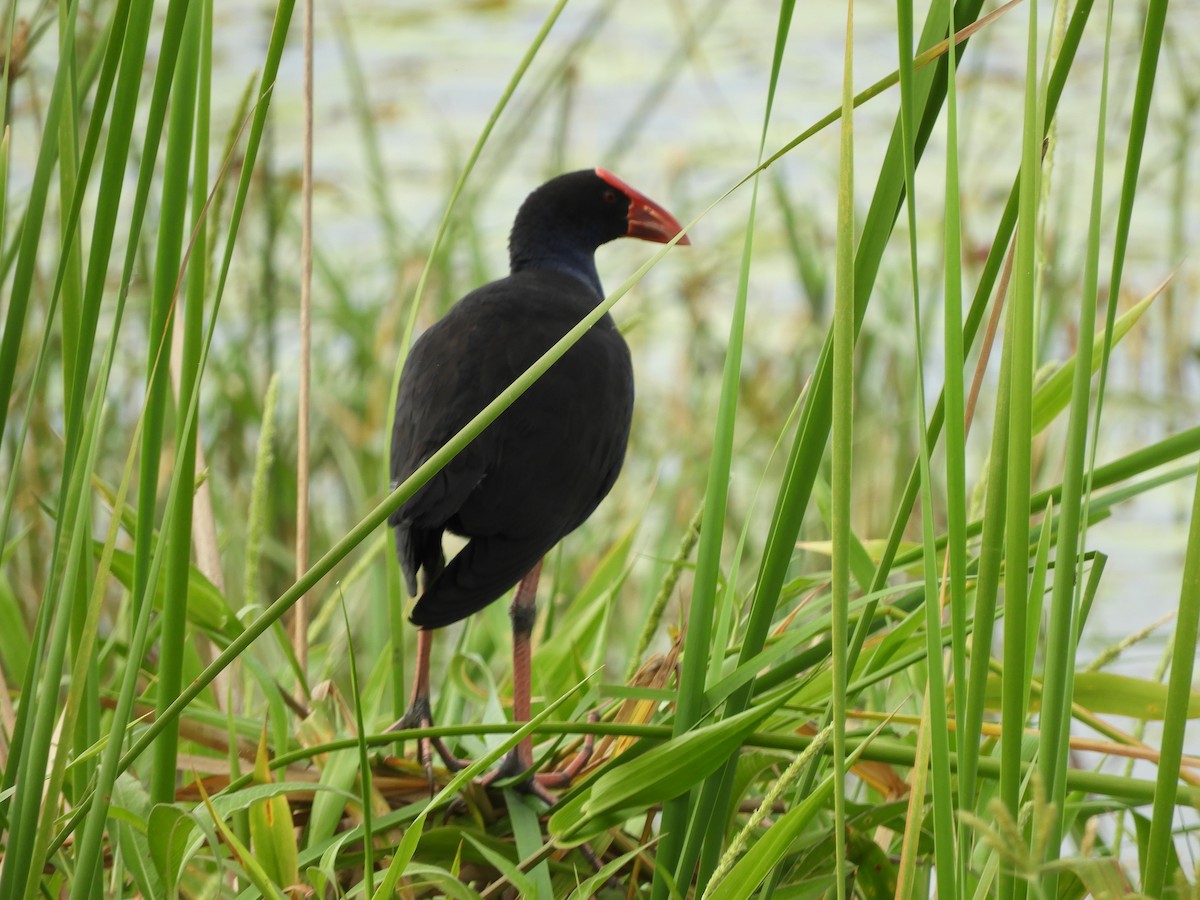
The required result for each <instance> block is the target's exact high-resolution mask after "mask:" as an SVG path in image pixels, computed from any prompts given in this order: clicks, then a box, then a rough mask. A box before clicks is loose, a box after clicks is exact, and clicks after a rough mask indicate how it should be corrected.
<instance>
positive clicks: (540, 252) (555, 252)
mask: <svg viewBox="0 0 1200 900" xmlns="http://www.w3.org/2000/svg"><path fill="white" fill-rule="evenodd" d="M509 264H510V266H511V268H512V271H513V273H514V274H515V273H517V272H524V271H527V270H538V269H542V270H549V271H551V272H561V273H562V274H564V275H570V276H571V277H572V278H575V279H577V280H579V281H582V282H583V283H584V284H586V285H587V286H588V287H589V288H591V289H592V291H594V292H595V294H596V302H597V303H598V302H599V301H600V300H602V299H604V287H603V286H602V285H601V284H600V273H599V272H597V271H596V258H595V255H594V251H591V250H581V249H578V248H575V247H562V246H559V247H555V246H553V245H547V246H541V247H539V248H538V249H537V250H524V249H516V248H514V249H513V251H512V253H511V254H510V259H509Z"/></svg>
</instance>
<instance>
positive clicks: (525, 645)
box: [480, 560, 542, 787]
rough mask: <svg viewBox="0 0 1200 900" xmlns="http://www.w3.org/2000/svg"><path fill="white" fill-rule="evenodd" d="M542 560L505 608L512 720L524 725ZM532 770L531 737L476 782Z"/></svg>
mask: <svg viewBox="0 0 1200 900" xmlns="http://www.w3.org/2000/svg"><path fill="white" fill-rule="evenodd" d="M541 571H542V561H541V560H538V562H537V564H536V565H535V566H534V567H533V568H532V569H530V570H529V572H528V574H526V576H525V577H524V578H522V579H521V581H520V583H519V584H518V585H517V592H516V594H515V595H514V596H513V602H512V605H511V606H510V607H509V608H508V615H509V618H510V619H511V620H512V630H513V721H514V722H528V721H529V712H530V699H529V695H530V692H531V688H530V681H531V678H532V675H531V671H530V664H531V660H532V656H533V651H532V635H533V623H534V622H535V621H536V619H537V584H538V575H539V574H540V573H541ZM532 768H533V738H532V737H525V738H522V740H521V743H519V744H517V746H515V747H513V748H512V750H510V751H509V752H508V755H507V756H506V757H504V762H502V763H501V764H500V765H499V766H498V767H497V768H495V769H493V770H492V771H491V772H490V773H489V774H488V775H487V776H486V777H485V778H484V779H483V780H482V781H481V782H480V783H481V784H482V785H483V786H484V787H487V786H488V785H490V784H491V783H492V782H493V781H495V780H496V779H498V778H511V777H512V776H513V775H519V774H520V773H521V772H528V771H529V770H530V769H532Z"/></svg>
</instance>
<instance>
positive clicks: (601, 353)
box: [390, 271, 633, 628]
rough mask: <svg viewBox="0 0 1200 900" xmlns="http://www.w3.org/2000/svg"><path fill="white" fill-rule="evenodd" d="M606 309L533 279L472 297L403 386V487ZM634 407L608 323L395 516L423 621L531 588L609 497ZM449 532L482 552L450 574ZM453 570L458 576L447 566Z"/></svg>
mask: <svg viewBox="0 0 1200 900" xmlns="http://www.w3.org/2000/svg"><path fill="white" fill-rule="evenodd" d="M596 302H597V297H596V296H595V294H594V293H593V292H592V291H591V290H590V289H588V288H587V287H586V286H585V285H584V284H582V283H581V282H579V281H578V280H576V279H574V278H571V277H570V276H566V275H560V274H557V273H553V272H546V271H540V272H521V273H517V274H515V275H513V276H510V277H509V278H506V279H503V280H501V281H498V282H494V283H492V284H490V285H487V286H485V287H483V288H481V289H479V290H477V291H474V292H472V293H471V294H468V295H467V297H465V298H464V299H463V300H462V301H460V302H459V304H458V305H457V306H455V308H454V309H453V310H451V312H450V313H449V314H448V315H447V316H446V317H445V318H444V319H442V320H441V321H440V322H438V323H437V324H436V325H434V326H433V327H432V328H430V329H429V330H428V331H427V332H426V333H425V334H424V335H422V337H421V339H420V340H419V341H417V343H416V344H415V345H414V346H413V349H412V353H411V354H410V356H409V359H408V360H407V362H406V363H405V367H404V372H403V374H402V376H401V381H400V391H399V394H398V396H397V401H396V419H395V424H394V427H393V440H392V447H393V449H392V479H393V483H399V482H401V481H403V480H404V479H405V478H407V477H408V476H409V475H411V474H412V473H413V472H414V471H416V469H417V468H418V467H419V466H420V465H421V464H422V463H423V462H424V461H425V460H427V459H428V458H429V457H430V456H431V455H432V454H433V453H434V452H435V451H436V450H437V449H438V448H439V447H441V446H442V445H443V444H444V443H445V442H446V441H447V440H448V439H449V438H451V437H452V436H453V435H454V434H455V433H457V432H458V431H459V430H460V429H461V428H462V427H463V426H464V425H465V424H466V423H467V422H468V421H470V419H471V418H472V417H474V416H475V415H476V414H477V413H478V412H479V411H480V410H482V409H483V407H484V406H486V405H487V404H488V403H489V402H491V400H493V399H494V398H495V397H496V396H497V395H498V394H499V393H500V392H501V391H502V390H503V389H504V388H506V387H507V386H508V385H509V384H510V383H511V382H512V381H513V379H515V378H516V377H517V376H519V375H520V374H521V373H522V372H523V371H525V369H526V368H528V367H529V366H530V365H531V364H532V363H533V362H534V361H536V360H537V358H538V357H539V356H541V355H542V353H544V352H545V351H546V350H547V349H549V348H550V347H551V346H552V345H553V344H554V343H555V341H557V340H558V339H559V338H561V337H562V336H563V335H564V334H566V333H567V331H569V330H570V329H571V328H572V327H573V326H574V325H575V324H576V323H577V322H578V321H579V320H580V319H582V318H583V317H584V316H585V315H586V314H587V313H588V312H589V311H590V310H591V309H592V308H593V307H594V305H595V303H596ZM632 409H633V373H632V368H631V365H630V360H629V350H628V348H627V347H626V346H625V342H624V340H623V339H622V338H621V336H620V334H619V333H618V332H617V330H616V327H615V326H614V325H613V323H612V320H611V319H610V318H608V317H607V316H606V317H604V318H603V319H602V320H601V321H600V322H599V323H597V325H596V326H595V327H593V328H592V329H591V330H590V331H589V332H588V333H587V334H586V335H585V336H584V337H583V339H581V340H580V341H579V343H577V344H576V345H575V346H574V347H572V349H571V350H570V351H568V353H567V354H566V355H565V356H564V357H563V358H562V359H561V360H559V361H558V362H557V363H556V364H555V365H554V366H553V367H551V369H550V370H549V371H548V372H547V373H546V375H545V376H543V377H542V378H541V379H540V380H539V381H538V382H536V383H535V384H534V385H533V386H532V387H531V388H530V389H529V390H528V391H527V392H526V393H525V394H524V395H523V396H522V397H520V398H518V399H517V401H516V402H515V403H513V405H512V406H510V407H509V408H508V410H506V411H505V412H504V413H503V414H502V415H501V416H500V418H499V419H497V420H496V421H495V422H494V423H492V425H491V426H489V427H488V428H487V429H485V430H484V432H483V433H482V434H481V435H479V437H478V438H476V440H475V441H473V442H472V443H471V444H470V445H468V447H467V448H465V449H464V450H463V451H462V453H460V454H459V455H458V456H457V457H455V458H454V459H453V460H451V461H450V463H449V464H448V465H447V466H446V467H445V468H444V469H442V471H441V472H439V473H438V474H437V475H435V476H434V477H433V478H432V479H431V480H430V481H429V483H428V484H426V485H425V486H424V487H422V488H421V490H420V491H418V492H417V493H416V494H414V495H413V496H412V497H411V498H410V499H409V501H408V502H407V503H405V504H404V505H403V506H401V507H400V509H398V510H397V511H396V513H395V514H393V516H392V518H391V519H390V522H391V524H392V525H393V526H395V528H396V532H397V533H396V549H397V553H398V555H399V557H400V563H401V567H402V568H403V569H404V573H405V579H406V582H407V584H408V588H409V591H410V592H411V593H413V594H415V593H416V589H417V578H416V576H417V571H418V570H421V571H422V572H423V575H424V593H423V595H422V597H421V600H420V602H419V603H418V604H417V606H416V608H415V610H414V612H413V616H412V619H413V622H414V623H416V624H418V625H420V626H422V627H426V628H437V627H441V626H442V625H447V624H450V623H451V622H454V621H457V620H459V619H461V618H465V617H466V616H468V615H470V614H471V613H473V612H475V611H477V610H479V609H482V608H483V607H484V606H486V605H487V604H488V603H491V602H492V601H493V600H495V599H496V598H497V597H499V596H501V595H502V594H503V593H504V592H505V591H507V590H508V589H509V588H511V587H512V586H513V585H514V584H516V583H517V581H519V580H520V579H521V578H522V577H523V576H524V575H525V573H526V572H528V571H529V570H530V569H531V568H532V567H533V566H534V564H536V563H537V561H538V560H539V559H540V558H541V557H542V556H543V555H544V554H545V553H546V552H547V551H548V550H549V549H550V548H551V547H553V546H554V545H555V544H556V543H558V541H559V540H560V539H561V538H562V537H564V536H565V535H566V534H567V533H569V532H570V531H573V530H574V529H575V528H577V527H578V526H579V525H580V524H582V523H583V521H584V520H585V519H586V518H587V517H588V516H589V515H590V514H591V513H592V511H593V510H594V509H595V508H596V506H597V505H598V504H599V503H600V501H601V500H602V499H604V497H605V495H606V494H607V493H608V491H609V489H610V488H611V487H612V485H613V482H614V481H615V480H616V477H617V474H618V472H619V471H620V468H621V463H622V461H623V460H624V456H625V445H626V442H627V440H628V435H629V422H630V416H631V414H632ZM444 530H449V531H452V532H454V533H456V534H460V535H463V536H464V537H468V538H470V539H471V540H470V541H469V543H468V544H467V546H466V547H465V548H464V549H463V550H462V551H460V552H459V554H458V555H457V556H456V557H455V558H454V559H452V560H451V561H450V563H449V564H446V565H444V557H443V556H442V550H441V536H442V532H443V531H444ZM443 565H444V568H443Z"/></svg>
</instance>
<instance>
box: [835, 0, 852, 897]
mask: <svg viewBox="0 0 1200 900" xmlns="http://www.w3.org/2000/svg"><path fill="white" fill-rule="evenodd" d="M853 99H854V0H850V2H849V3H847V5H846V38H845V49H844V55H843V57H842V123H841V124H842V130H841V140H840V143H839V153H838V217H837V271H836V277H835V278H834V302H833V446H832V455H833V477H832V485H831V486H832V488H833V501H832V507H833V508H832V514H831V517H830V518H831V521H830V528H829V531H830V537H831V538H832V540H833V586H832V592H831V595H830V604H831V605H832V608H833V627H832V628H831V630H830V638H831V639H832V641H833V666H832V668H833V696H832V698H831V700H830V709H831V711H832V714H833V828H834V848H835V853H836V858H835V860H834V871H835V873H836V879H837V896H838V898H839V900H844V898H845V896H846V769H845V760H846V679H847V670H848V667H849V662H848V660H847V658H846V650H847V647H848V645H849V643H850V641H849V637H850V635H849V609H850V550H851V537H850V535H851V525H850V507H851V494H852V491H853V462H852V461H853V458H854V336H855V335H854V332H855V321H854V106H853Z"/></svg>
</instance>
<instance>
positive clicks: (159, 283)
mask: <svg viewBox="0 0 1200 900" xmlns="http://www.w3.org/2000/svg"><path fill="white" fill-rule="evenodd" d="M203 7H204V4H203V3H202V2H201V3H193V4H191V6H190V7H189V9H188V12H187V21H186V22H185V25H184V34H183V38H182V41H181V45H180V54H179V61H178V63H177V64H176V68H175V84H174V88H173V90H172V92H171V93H172V102H171V111H170V122H169V126H168V130H167V148H166V156H165V159H164V161H163V196H162V204H161V214H160V221H159V230H158V254H157V259H156V261H155V273H154V274H155V279H154V288H155V289H154V299H153V301H152V314H151V328H150V336H151V345H150V346H151V359H150V364H151V369H150V372H151V381H150V386H149V388H148V390H147V410H146V426H145V428H144V430H143V431H142V472H141V475H140V476H139V479H138V484H139V491H138V530H137V538H138V547H139V548H140V545H141V544H142V543H143V542H144V544H145V547H144V550H142V552H143V553H145V554H146V555H147V556H148V555H149V552H150V539H151V537H152V536H153V532H154V528H153V521H154V515H155V505H156V503H155V501H156V500H157V491H156V490H153V489H151V487H150V485H152V484H154V482H155V481H156V480H157V477H158V461H159V458H160V456H161V455H162V450H163V448H162V439H163V429H164V426H165V418H166V416H165V412H166V406H167V401H168V394H167V376H168V368H169V367H168V360H167V357H168V355H169V348H170V343H171V332H172V323H173V321H174V319H175V310H176V300H177V297H178V293H177V287H178V285H179V283H180V281H181V280H182V275H181V273H180V263H181V261H182V259H183V244H184V242H185V240H186V235H187V233H188V232H187V230H186V229H185V223H184V216H185V214H186V208H187V201H188V199H189V194H188V174H189V173H188V168H189V166H188V164H189V162H190V161H191V159H190V157H191V155H192V147H193V134H194V127H195V118H196V113H195V110H196V100H197V97H196V94H197V88H198V83H199V77H200V75H199V66H200V38H201V33H202V28H201V25H202V22H201V17H202V14H203ZM205 137H206V138H207V135H205ZM198 213H199V210H195V211H194V215H193V221H195V219H196V215H197V214H198ZM192 269H193V270H197V269H199V270H203V256H200V257H198V258H197V259H196V262H195V265H194V266H192ZM188 299H189V301H190V302H189V303H188V313H189V316H188V318H189V322H190V323H191V325H192V329H191V331H190V332H189V334H188V335H187V338H186V339H185V341H186V343H187V344H188V345H189V347H190V349H191V354H190V355H191V356H192V357H193V365H194V360H195V357H197V356H198V355H199V353H198V350H199V341H200V337H201V335H200V332H199V330H198V329H199V326H200V325H201V324H202V322H203V320H202V319H201V318H199V317H196V316H195V315H192V309H191V307H192V306H198V305H199V302H200V297H198V296H193V297H189V298H188ZM156 324H157V326H158V327H155V325H156ZM159 335H161V338H160V339H159V340H158V341H157V342H156V341H155V340H154V339H155V337H156V336H159ZM156 344H157V346H156ZM181 376H182V377H183V378H184V379H188V376H189V370H188V369H187V368H184V369H183V371H182V372H181ZM188 380H189V384H188V389H187V391H186V394H187V396H188V397H189V398H190V395H191V392H192V384H191V383H190V382H191V380H190V379H188ZM180 393H181V397H182V396H183V394H184V393H185V392H184V391H182V390H181V392H180ZM181 406H182V404H181ZM183 408H186V407H183ZM181 422H182V420H181ZM151 423H154V425H155V427H154V429H153V432H152V429H151V427H150V426H151ZM190 431H191V435H190V441H189V438H188V436H187V435H184V434H179V435H177V437H176V442H175V446H176V452H177V453H178V454H179V456H180V460H179V461H180V466H179V469H180V473H181V475H182V474H184V473H186V477H187V480H188V483H189V485H190V482H191V473H192V472H194V471H195V468H196V459H195V427H194V425H193V427H192V428H191V429H190ZM185 443H188V444H189V446H188V447H187V448H185V446H184V445H185ZM189 463H190V465H189ZM148 470H150V471H148ZM147 479H150V480H147ZM192 493H193V492H192V491H191V490H185V491H182V492H181V493H180V496H179V499H178V501H177V502H176V504H175V509H174V516H173V518H172V519H171V521H170V522H169V523H168V524H167V528H169V531H170V535H171V540H170V551H169V552H170V556H171V558H170V560H169V562H168V565H167V576H166V577H167V590H166V592H165V596H164V601H163V616H162V637H161V641H160V647H161V656H160V663H159V672H158V691H157V693H156V696H155V707H156V709H157V710H158V711H159V712H161V711H162V710H164V709H166V708H167V706H168V705H169V704H170V702H171V701H172V700H173V699H175V696H176V695H177V694H178V693H179V686H180V685H181V684H182V683H183V658H184V641H185V629H186V626H187V602H188V600H187V598H188V589H187V586H188V573H189V566H190V563H191V546H192ZM139 561H141V558H140V557H139V556H137V555H136V551H135V557H134V592H135V595H136V594H137V592H138V591H139V590H141V591H143V592H144V591H145V590H146V585H145V583H144V582H143V583H142V584H141V585H139V584H138V576H139V571H140V570H139V566H138V563H139ZM147 564H148V560H147V561H142V565H143V566H144V565H147ZM143 577H144V576H143ZM143 602H149V600H148V599H146V598H144V599H143ZM178 741H179V732H178V729H177V728H169V729H167V730H166V731H165V732H163V735H162V737H161V738H160V739H159V742H158V743H157V744H156V745H155V749H154V763H153V770H152V773H151V777H150V798H151V800H152V802H155V803H171V802H172V801H174V799H175V779H176V756H177V753H178Z"/></svg>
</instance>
